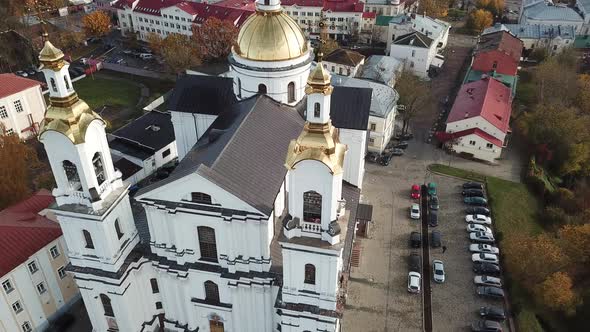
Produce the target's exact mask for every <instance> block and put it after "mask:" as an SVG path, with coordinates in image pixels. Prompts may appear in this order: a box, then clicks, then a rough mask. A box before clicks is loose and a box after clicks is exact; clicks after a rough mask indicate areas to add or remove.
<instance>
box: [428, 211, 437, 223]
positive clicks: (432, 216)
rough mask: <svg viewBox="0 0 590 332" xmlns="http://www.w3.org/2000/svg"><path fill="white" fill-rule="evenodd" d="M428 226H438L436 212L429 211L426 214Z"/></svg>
mask: <svg viewBox="0 0 590 332" xmlns="http://www.w3.org/2000/svg"><path fill="white" fill-rule="evenodd" d="M428 225H430V227H436V226H438V212H437V211H436V210H433V211H430V213H429V214H428Z"/></svg>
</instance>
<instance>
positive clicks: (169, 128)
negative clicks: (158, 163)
mask: <svg viewBox="0 0 590 332" xmlns="http://www.w3.org/2000/svg"><path fill="white" fill-rule="evenodd" d="M112 135H113V136H115V137H117V138H119V140H118V141H120V142H121V143H126V142H132V143H133V145H142V146H145V147H148V148H150V149H151V150H153V152H156V151H158V150H160V149H162V148H164V147H165V146H167V145H169V144H170V143H172V142H174V140H175V138H174V126H173V125H172V120H171V116H170V114H168V113H163V112H159V111H151V112H148V113H146V114H144V115H142V116H140V117H139V118H137V119H135V120H133V121H132V122H130V123H129V124H127V125H126V126H124V127H122V128H119V129H117V130H115V131H114V132H113V133H112Z"/></svg>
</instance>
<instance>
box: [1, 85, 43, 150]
mask: <svg viewBox="0 0 590 332" xmlns="http://www.w3.org/2000/svg"><path fill="white" fill-rule="evenodd" d="M44 113H45V99H43V94H42V93H41V83H39V82H38V81H35V80H30V79H28V78H23V77H20V76H17V75H14V74H0V124H2V125H4V130H6V133H8V134H15V135H18V136H19V137H20V138H21V139H29V138H32V137H35V135H37V131H38V130H39V123H40V122H41V120H43V114H44Z"/></svg>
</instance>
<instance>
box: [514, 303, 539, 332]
mask: <svg viewBox="0 0 590 332" xmlns="http://www.w3.org/2000/svg"><path fill="white" fill-rule="evenodd" d="M516 325H517V326H518V331H527V332H543V328H542V327H541V324H540V323H539V320H538V319H537V316H535V313H534V312H533V311H531V310H529V309H528V308H526V309H525V308H523V309H522V310H521V311H520V312H519V313H518V315H517V316H516Z"/></svg>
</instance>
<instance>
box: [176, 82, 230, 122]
mask: <svg viewBox="0 0 590 332" xmlns="http://www.w3.org/2000/svg"><path fill="white" fill-rule="evenodd" d="M233 89H234V81H233V79H231V78H222V77H215V76H201V75H186V76H183V77H181V78H179V79H178V80H176V86H175V87H174V91H173V92H172V96H171V97H170V99H169V101H168V110H170V111H173V112H185V113H199V114H211V115H218V114H219V113H221V112H222V111H224V110H225V109H226V107H227V106H228V105H231V104H233V103H235V102H236V97H235V96H234V90H233Z"/></svg>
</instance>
